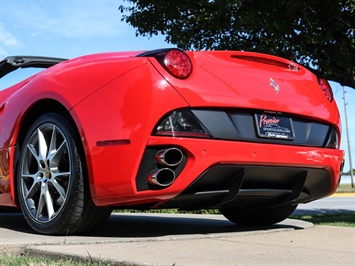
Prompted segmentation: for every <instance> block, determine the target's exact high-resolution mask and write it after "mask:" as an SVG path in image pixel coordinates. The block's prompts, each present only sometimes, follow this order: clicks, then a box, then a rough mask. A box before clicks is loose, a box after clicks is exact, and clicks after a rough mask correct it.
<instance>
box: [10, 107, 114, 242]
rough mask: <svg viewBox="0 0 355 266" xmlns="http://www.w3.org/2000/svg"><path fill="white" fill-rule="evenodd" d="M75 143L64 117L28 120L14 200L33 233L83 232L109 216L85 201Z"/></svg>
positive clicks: (84, 181) (82, 161)
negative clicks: (32, 121)
mask: <svg viewBox="0 0 355 266" xmlns="http://www.w3.org/2000/svg"><path fill="white" fill-rule="evenodd" d="M80 141H81V140H80V138H79V136H78V134H77V133H76V131H75V130H74V128H73V126H72V125H71V123H70V122H69V121H68V120H67V119H66V118H65V117H64V116H62V115H59V114H55V113H48V114H45V115H42V116H41V117H39V118H38V119H37V120H36V121H34V123H33V124H32V126H31V127H30V129H29V130H28V131H27V134H26V136H25V138H24V139H23V141H22V142H21V143H22V147H21V153H20V157H19V160H18V163H17V171H16V173H17V192H18V200H19V203H20V206H21V210H22V212H23V215H24V217H25V219H26V220H27V222H28V224H29V225H30V226H31V227H32V228H33V229H34V230H35V231H37V232H39V233H42V234H50V235H68V234H78V233H82V232H87V231H89V230H91V229H93V228H95V227H97V226H98V225H101V224H103V222H104V221H106V220H107V218H108V217H109V214H110V213H111V209H109V208H99V207H96V206H95V205H94V203H93V201H92V199H91V196H90V191H89V185H88V180H87V167H86V163H85V157H84V155H83V152H82V149H81V147H82V146H81V142H80Z"/></svg>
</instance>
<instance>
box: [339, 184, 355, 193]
mask: <svg viewBox="0 0 355 266" xmlns="http://www.w3.org/2000/svg"><path fill="white" fill-rule="evenodd" d="M335 193H355V188H353V187H352V186H351V184H340V185H339V187H338V189H337V191H336V192H335Z"/></svg>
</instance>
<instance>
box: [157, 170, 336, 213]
mask: <svg viewBox="0 0 355 266" xmlns="http://www.w3.org/2000/svg"><path fill="white" fill-rule="evenodd" d="M330 180H331V178H330V175H329V173H328V172H327V171H326V170H325V169H314V168H302V167H275V166H259V165H250V166H243V165H217V166H213V167H211V168H209V169H207V170H206V171H205V172H204V173H203V174H202V175H201V176H200V177H198V178H197V179H196V180H195V181H194V182H193V183H192V184H191V185H190V186H189V187H188V188H187V189H185V190H184V191H183V192H182V193H181V194H179V195H178V196H176V197H175V198H173V199H171V200H169V201H167V202H166V203H163V204H162V205H160V206H159V207H158V208H180V209H210V208H229V207H244V208H245V207H247V208H251V209H258V208H269V207H276V206H280V205H284V204H298V203H303V202H308V201H312V200H315V199H318V198H321V197H324V196H326V195H327V194H329V193H330V188H331V181H330Z"/></svg>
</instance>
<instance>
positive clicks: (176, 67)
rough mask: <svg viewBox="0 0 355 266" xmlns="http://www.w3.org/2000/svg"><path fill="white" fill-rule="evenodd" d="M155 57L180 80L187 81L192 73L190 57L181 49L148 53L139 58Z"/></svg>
mask: <svg viewBox="0 0 355 266" xmlns="http://www.w3.org/2000/svg"><path fill="white" fill-rule="evenodd" d="M142 56H144V57H154V58H155V59H156V60H157V61H158V62H159V63H160V65H161V66H162V67H164V68H165V69H166V70H167V71H168V72H169V73H170V74H171V75H173V76H174V77H176V78H179V79H186V78H188V77H189V76H190V74H191V72H192V63H191V60H190V58H189V56H188V55H187V54H186V53H185V52H184V51H183V50H180V49H176V48H173V49H171V48H168V49H159V50H153V51H148V52H145V53H142V54H139V55H137V57H142Z"/></svg>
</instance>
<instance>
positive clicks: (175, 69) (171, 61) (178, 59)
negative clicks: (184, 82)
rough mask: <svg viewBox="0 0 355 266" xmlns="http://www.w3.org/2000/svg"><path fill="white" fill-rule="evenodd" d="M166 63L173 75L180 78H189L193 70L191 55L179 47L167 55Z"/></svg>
mask: <svg viewBox="0 0 355 266" xmlns="http://www.w3.org/2000/svg"><path fill="white" fill-rule="evenodd" d="M164 65H165V67H166V69H167V70H168V71H169V73H170V74H171V75H173V76H175V77H177V78H180V79H185V78H187V77H188V76H190V74H191V71H192V64H191V61H190V58H189V56H188V55H187V54H186V53H185V52H184V51H181V50H178V49H172V50H170V51H169V52H168V53H167V54H166V55H165V58H164Z"/></svg>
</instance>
